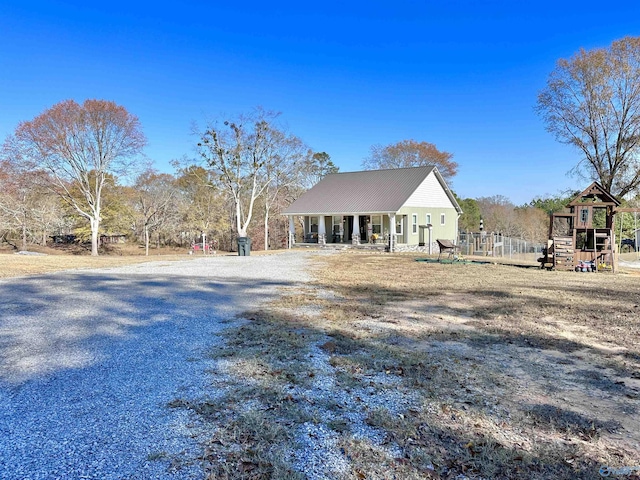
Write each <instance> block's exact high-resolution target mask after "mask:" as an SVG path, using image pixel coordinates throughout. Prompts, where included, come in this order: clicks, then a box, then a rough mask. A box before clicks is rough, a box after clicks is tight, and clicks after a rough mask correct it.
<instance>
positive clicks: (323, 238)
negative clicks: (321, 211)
mask: <svg viewBox="0 0 640 480" xmlns="http://www.w3.org/2000/svg"><path fill="white" fill-rule="evenodd" d="M324 222H325V219H324V215H319V216H318V245H325V244H326V243H327V229H326V228H325V226H324Z"/></svg>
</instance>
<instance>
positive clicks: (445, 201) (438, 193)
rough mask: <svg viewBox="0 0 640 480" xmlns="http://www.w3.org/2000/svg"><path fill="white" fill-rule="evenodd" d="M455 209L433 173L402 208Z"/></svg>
mask: <svg viewBox="0 0 640 480" xmlns="http://www.w3.org/2000/svg"><path fill="white" fill-rule="evenodd" d="M424 205H431V206H433V207H435V208H455V206H454V205H453V203H451V199H450V198H449V197H448V195H447V193H446V192H445V190H444V189H443V188H442V185H441V184H440V182H439V181H438V179H437V178H436V176H435V174H434V173H433V172H431V173H429V175H427V177H426V178H425V179H424V180H423V181H422V183H421V184H420V186H419V187H418V188H417V189H416V190H415V191H414V192H413V193H412V194H411V195H410V196H409V198H408V199H407V201H406V202H405V203H404V205H402V207H403V208H404V207H422V206H424Z"/></svg>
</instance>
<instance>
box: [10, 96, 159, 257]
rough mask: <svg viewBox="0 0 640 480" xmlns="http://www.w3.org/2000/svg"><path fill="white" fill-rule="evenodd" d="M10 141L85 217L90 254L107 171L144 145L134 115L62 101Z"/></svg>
mask: <svg viewBox="0 0 640 480" xmlns="http://www.w3.org/2000/svg"><path fill="white" fill-rule="evenodd" d="M15 139H16V140H17V142H16V144H15V145H14V146H15V147H17V148H18V149H19V151H20V153H21V155H22V158H24V159H26V160H27V161H29V162H32V163H33V165H34V166H35V167H36V168H40V169H43V170H45V171H47V172H48V173H49V174H50V175H51V177H52V179H53V182H51V183H50V184H49V186H50V188H52V190H54V191H55V192H56V193H57V194H58V195H60V197H61V198H62V199H63V200H64V201H65V202H67V203H68V204H69V205H70V206H72V207H73V208H74V209H75V210H76V211H77V212H78V214H79V215H81V216H82V217H84V218H85V219H86V220H88V221H89V223H90V226H91V254H92V255H98V232H99V228H100V222H101V216H100V212H101V209H102V193H103V188H104V186H105V181H106V178H107V175H108V174H109V173H113V174H121V173H123V172H125V171H126V170H127V168H128V167H129V166H130V165H131V163H130V162H131V160H132V159H133V158H134V157H135V156H137V155H138V154H139V153H140V152H141V150H142V148H143V147H144V145H145V143H146V140H145V137H144V135H143V133H142V130H141V127H140V122H139V121H138V118H137V117H136V116H134V115H132V114H130V113H129V112H128V111H127V110H126V109H125V108H124V107H122V106H119V105H116V104H115V103H114V102H110V101H105V100H86V101H85V102H84V103H83V104H82V105H80V104H78V103H76V102H75V101H73V100H66V101H64V102H61V103H58V104H56V105H54V106H53V107H51V108H50V109H48V110H46V111H45V112H43V113H42V114H40V115H39V116H37V117H36V118H35V119H33V120H32V121H29V122H22V123H21V124H20V125H19V126H18V128H17V129H16V134H15ZM73 190H76V191H79V192H80V195H75V194H74V193H73Z"/></svg>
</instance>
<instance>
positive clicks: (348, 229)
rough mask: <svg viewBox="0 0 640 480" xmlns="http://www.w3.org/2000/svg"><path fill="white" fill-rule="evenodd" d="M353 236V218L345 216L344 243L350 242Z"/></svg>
mask: <svg viewBox="0 0 640 480" xmlns="http://www.w3.org/2000/svg"><path fill="white" fill-rule="evenodd" d="M352 235H353V217H352V216H351V215H346V216H345V217H344V238H345V241H347V242H350V241H351V238H352Z"/></svg>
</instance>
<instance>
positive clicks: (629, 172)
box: [537, 37, 640, 196]
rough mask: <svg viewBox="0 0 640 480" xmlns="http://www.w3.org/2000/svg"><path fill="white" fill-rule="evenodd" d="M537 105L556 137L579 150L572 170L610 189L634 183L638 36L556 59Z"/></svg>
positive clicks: (619, 190)
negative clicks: (567, 57)
mask: <svg viewBox="0 0 640 480" xmlns="http://www.w3.org/2000/svg"><path fill="white" fill-rule="evenodd" d="M537 110H538V112H539V114H540V115H541V116H542V118H543V119H544V121H545V123H546V126H547V130H548V131H549V132H551V133H552V134H553V135H555V137H556V139H557V140H559V141H560V142H562V143H566V144H569V145H573V146H574V147H576V148H577V149H578V150H579V151H580V152H581V153H582V155H583V158H582V160H581V161H580V162H579V164H578V165H577V166H576V168H575V172H576V173H582V172H583V171H584V170H586V173H587V175H586V176H587V177H589V178H590V179H593V180H597V181H599V182H600V183H601V184H602V186H603V187H604V188H605V189H607V190H608V191H609V192H611V193H612V194H613V195H618V196H624V195H626V194H627V193H629V192H632V191H634V190H636V189H637V188H638V187H639V186H640V159H639V153H640V152H639V151H638V149H639V145H640V37H625V38H623V39H621V40H618V41H615V42H613V43H612V44H611V45H610V46H609V47H607V48H597V49H594V50H584V49H582V50H580V51H579V52H578V53H577V54H575V55H574V56H573V57H572V58H570V59H560V60H558V63H557V65H556V68H555V70H554V71H553V72H552V73H551V75H550V76H549V79H548V81H547V86H546V88H545V89H544V90H542V91H541V92H540V94H539V95H538V103H537Z"/></svg>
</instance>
